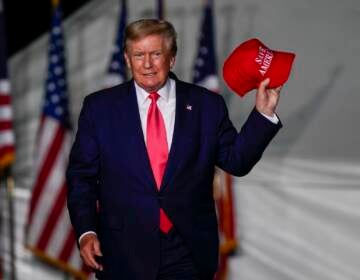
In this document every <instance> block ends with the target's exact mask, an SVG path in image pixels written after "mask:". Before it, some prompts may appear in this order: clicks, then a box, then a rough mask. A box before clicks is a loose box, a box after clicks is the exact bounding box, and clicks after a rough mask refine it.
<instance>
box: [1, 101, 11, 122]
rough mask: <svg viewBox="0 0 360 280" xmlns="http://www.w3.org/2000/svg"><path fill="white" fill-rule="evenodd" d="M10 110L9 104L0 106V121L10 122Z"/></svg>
mask: <svg viewBox="0 0 360 280" xmlns="http://www.w3.org/2000/svg"><path fill="white" fill-rule="evenodd" d="M11 120H12V109H11V106H10V105H9V104H0V121H11Z"/></svg>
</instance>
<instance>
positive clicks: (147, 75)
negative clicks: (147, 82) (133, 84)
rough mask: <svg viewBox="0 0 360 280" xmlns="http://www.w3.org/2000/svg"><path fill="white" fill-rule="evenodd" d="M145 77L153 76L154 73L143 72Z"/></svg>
mask: <svg viewBox="0 0 360 280" xmlns="http://www.w3.org/2000/svg"><path fill="white" fill-rule="evenodd" d="M143 75H144V76H145V77H154V76H155V75H156V73H145V74H143Z"/></svg>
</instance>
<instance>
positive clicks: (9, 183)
mask: <svg viewBox="0 0 360 280" xmlns="http://www.w3.org/2000/svg"><path fill="white" fill-rule="evenodd" d="M4 182H5V187H6V191H7V195H6V196H7V201H8V213H9V238H10V279H11V280H16V265H15V263H16V254H15V223H14V217H15V208H14V200H13V192H14V179H13V177H12V176H11V166H9V167H7V168H6V169H5V172H4Z"/></svg>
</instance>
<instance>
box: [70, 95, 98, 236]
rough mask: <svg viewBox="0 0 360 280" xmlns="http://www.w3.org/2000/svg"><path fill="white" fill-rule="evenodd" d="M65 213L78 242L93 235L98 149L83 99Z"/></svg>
mask: <svg viewBox="0 0 360 280" xmlns="http://www.w3.org/2000/svg"><path fill="white" fill-rule="evenodd" d="M66 178H67V186H68V201H67V203H68V209H69V214H70V219H71V222H72V224H73V227H74V229H75V232H76V236H77V239H78V238H79V237H80V236H81V234H83V233H84V232H87V231H94V232H96V227H97V211H96V201H97V184H98V178H99V147H98V143H97V139H96V137H95V130H94V122H93V120H92V118H91V106H90V102H89V98H88V97H86V98H85V100H84V103H83V107H82V109H81V112H80V117H79V122H78V130H77V133H76V137H75V141H74V144H73V146H72V149H71V152H70V158H69V164H68V168H67V172H66Z"/></svg>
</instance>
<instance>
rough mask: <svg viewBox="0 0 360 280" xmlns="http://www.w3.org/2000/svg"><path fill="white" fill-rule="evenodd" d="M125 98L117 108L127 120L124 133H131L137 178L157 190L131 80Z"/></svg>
mask: <svg viewBox="0 0 360 280" xmlns="http://www.w3.org/2000/svg"><path fill="white" fill-rule="evenodd" d="M125 99H126V100H124V103H123V104H121V106H119V107H118V108H117V110H118V111H119V112H122V114H125V120H126V121H127V122H128V125H127V131H125V133H127V134H128V135H131V138H132V139H131V146H130V147H129V149H131V147H134V148H133V149H132V153H133V155H134V156H133V158H134V161H136V162H135V164H136V166H135V168H136V169H137V170H138V172H137V174H138V175H139V178H141V179H144V180H145V184H146V185H149V186H150V187H151V188H152V189H153V190H155V191H157V188H156V183H155V179H154V176H153V173H152V170H151V166H150V161H149V157H148V154H147V149H146V145H145V141H144V133H143V131H142V127H141V119H140V112H139V106H138V103H137V98H136V92H135V87H134V82H133V81H131V83H130V85H129V89H128V94H127V95H126V97H125ZM124 104H125V106H124ZM126 105H129V106H126Z"/></svg>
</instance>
